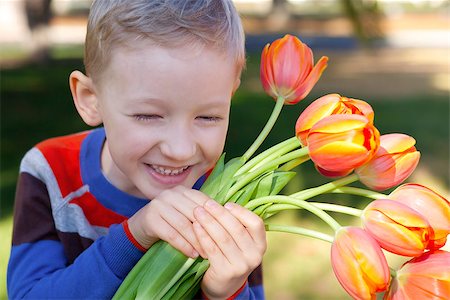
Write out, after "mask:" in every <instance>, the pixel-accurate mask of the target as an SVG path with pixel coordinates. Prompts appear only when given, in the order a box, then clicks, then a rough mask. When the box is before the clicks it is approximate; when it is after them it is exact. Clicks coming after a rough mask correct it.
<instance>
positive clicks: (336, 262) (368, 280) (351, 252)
mask: <svg viewBox="0 0 450 300" xmlns="http://www.w3.org/2000/svg"><path fill="white" fill-rule="evenodd" d="M331 264H332V267H333V271H334V274H335V275H336V277H337V279H338V281H339V283H340V284H341V285H342V287H343V288H344V289H345V290H346V291H347V293H348V294H350V295H351V296H352V297H353V298H355V299H375V293H377V292H381V291H385V290H386V289H387V287H388V285H389V280H390V273H389V267H388V264H387V261H386V258H385V256H384V254H383V252H382V251H381V248H380V246H379V245H378V243H377V242H376V241H375V240H374V239H373V238H372V237H371V236H370V235H369V234H367V232H365V231H364V230H363V229H361V228H358V227H343V228H341V229H339V230H338V231H337V232H336V236H335V240H334V241H333V244H332V246H331Z"/></svg>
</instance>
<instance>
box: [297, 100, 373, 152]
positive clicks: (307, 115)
mask: <svg viewBox="0 0 450 300" xmlns="http://www.w3.org/2000/svg"><path fill="white" fill-rule="evenodd" d="M337 114H355V115H363V116H366V117H367V119H369V121H370V122H372V123H373V118H374V112H373V109H372V107H371V106H370V105H369V104H368V103H367V102H365V101H363V100H358V99H352V98H347V97H342V96H341V95H339V94H328V95H325V96H322V97H320V98H319V99H317V100H315V101H313V102H312V103H311V104H310V105H309V106H308V107H307V108H306V109H305V110H304V111H303V112H302V113H301V115H300V116H299V118H298V119H297V123H296V124H295V134H296V135H297V137H298V139H299V140H300V142H301V143H302V145H303V146H306V145H307V140H306V138H307V136H308V133H309V130H310V129H311V127H313V125H314V124H316V123H317V122H318V121H320V120H321V119H323V118H325V117H327V116H331V115H337Z"/></svg>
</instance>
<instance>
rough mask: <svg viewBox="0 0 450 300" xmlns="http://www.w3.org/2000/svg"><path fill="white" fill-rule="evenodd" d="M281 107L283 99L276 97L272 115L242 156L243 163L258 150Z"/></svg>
mask: <svg viewBox="0 0 450 300" xmlns="http://www.w3.org/2000/svg"><path fill="white" fill-rule="evenodd" d="M283 105H284V98H283V97H281V96H278V98H277V102H276V104H275V107H274V109H273V111H272V114H271V115H270V117H269V120H268V121H267V123H266V125H265V126H264V128H263V129H262V131H261V133H260V134H259V136H258V137H257V138H256V140H255V141H254V142H253V144H252V145H251V146H250V148H248V150H247V151H246V152H245V153H244V155H242V157H243V159H244V161H247V160H248V159H249V158H250V157H251V156H252V155H253V154H254V153H255V152H256V150H258V148H259V146H261V144H262V143H263V141H264V140H265V139H266V137H267V135H268V134H269V132H270V130H272V127H273V125H274V124H275V121H276V120H277V119H278V116H279V115H280V112H281V109H282V108H283Z"/></svg>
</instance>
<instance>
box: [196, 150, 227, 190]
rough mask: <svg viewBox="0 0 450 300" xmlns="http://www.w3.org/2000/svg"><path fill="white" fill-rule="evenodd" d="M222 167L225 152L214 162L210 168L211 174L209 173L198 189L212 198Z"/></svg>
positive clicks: (220, 176) (219, 179) (221, 174)
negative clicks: (214, 164)
mask: <svg viewBox="0 0 450 300" xmlns="http://www.w3.org/2000/svg"><path fill="white" fill-rule="evenodd" d="M224 168H225V153H223V154H222V155H221V156H220V158H219V160H218V161H217V163H216V166H215V167H214V169H213V170H212V172H211V174H209V176H208V178H207V179H206V181H205V182H204V183H203V185H202V187H201V188H200V191H202V192H203V193H205V194H206V195H208V196H210V197H212V198H214V196H215V195H216V193H217V192H218V189H219V185H220V182H221V179H222V176H223V170H224Z"/></svg>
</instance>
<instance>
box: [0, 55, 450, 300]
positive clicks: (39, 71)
mask: <svg viewBox="0 0 450 300" xmlns="http://www.w3.org/2000/svg"><path fill="white" fill-rule="evenodd" d="M59 51H60V52H56V53H54V55H55V56H57V57H58V58H59V59H57V60H54V61H51V62H50V64H49V65H41V66H40V65H28V66H22V67H20V68H15V69H9V70H2V71H1V88H0V93H1V95H0V99H1V113H2V115H1V173H0V175H1V181H0V188H1V190H0V192H1V194H0V199H1V203H0V236H1V237H2V242H1V243H2V244H1V248H0V257H1V259H0V280H1V282H0V284H1V286H0V299H3V298H6V294H5V288H4V283H5V279H4V278H5V269H6V263H7V257H8V255H9V242H10V233H11V227H12V225H11V221H12V218H11V214H12V210H13V202H14V191H15V182H16V178H17V173H18V168H19V163H20V159H21V157H22V156H23V155H24V154H25V152H26V151H27V150H28V149H30V148H31V147H32V146H33V145H34V144H36V143H37V142H39V141H41V140H43V139H45V138H48V137H52V136H57V135H62V134H68V133H72V132H76V131H80V130H85V129H87V127H86V126H85V125H84V124H83V122H82V120H81V118H80V117H79V116H78V115H77V113H76V110H75V108H74V105H73V103H72V100H71V96H70V91H69V87H68V76H69V74H70V72H71V71H72V70H74V69H80V68H82V62H81V59H79V58H74V57H76V53H77V52H76V50H73V49H72V50H70V51H68V55H65V54H64V51H63V50H59ZM67 57H70V59H67ZM62 58H64V59H62ZM256 76H258V63H257V59H255V57H250V59H249V65H248V70H247V72H246V73H245V74H244V76H243V84H242V86H241V88H240V89H239V91H238V92H237V93H236V95H235V99H234V100H233V104H232V105H233V107H232V112H231V121H230V129H229V134H228V140H227V144H226V148H225V151H226V152H227V157H228V158H232V157H235V156H238V155H241V154H242V153H243V152H244V151H245V149H246V148H247V147H248V146H249V145H250V144H251V142H252V141H253V140H254V138H255V137H256V136H257V134H258V133H259V130H260V129H261V128H262V126H263V125H264V123H265V121H266V119H267V117H268V115H269V114H270V112H271V110H272V108H273V105H274V102H273V101H272V100H271V99H270V98H269V97H268V96H266V95H265V94H264V93H263V92H262V90H261V89H260V88H259V87H257V88H255V87H254V86H250V82H255V77H256ZM256 81H257V79H256ZM258 89H259V90H260V91H259V92H255V90H258ZM330 92H332V91H330ZM319 96H321V95H317V94H314V92H313V93H312V94H311V95H310V96H309V97H308V98H307V99H305V100H304V101H302V102H301V103H299V104H298V105H295V106H286V107H285V108H284V109H283V112H282V114H281V116H280V118H279V121H278V123H277V124H276V126H275V128H274V130H273V132H272V133H271V134H270V136H269V138H268V139H267V140H266V142H265V143H264V145H263V148H265V147H267V146H270V145H273V144H275V143H277V142H279V141H281V140H283V139H285V138H288V137H291V136H293V135H294V125H295V121H296V119H297V117H298V115H299V113H300V112H301V111H302V110H303V109H304V108H305V107H306V106H307V105H308V104H309V103H310V102H311V101H312V100H313V99H315V98H317V97H319ZM371 104H372V106H373V108H374V110H375V123H376V126H377V127H378V129H379V130H380V132H381V133H391V132H402V133H406V134H409V135H411V136H413V137H415V138H416V140H417V148H418V149H419V150H420V151H421V154H422V157H421V162H420V164H419V167H418V170H419V171H421V172H419V173H420V174H423V173H425V174H432V175H433V177H434V179H433V178H432V179H433V180H431V181H430V182H431V184H432V185H434V184H435V183H436V178H437V180H438V181H439V182H438V183H439V184H437V183H436V185H435V186H437V187H439V188H440V189H441V190H440V191H441V192H442V193H446V192H447V191H448V178H449V168H448V166H449V126H448V124H449V101H448V99H447V98H445V97H441V98H440V97H434V98H433V97H430V96H428V95H426V94H425V93H424V94H423V95H415V96H414V97H409V98H408V99H389V98H384V99H378V100H377V102H375V103H371ZM297 170H298V172H299V174H300V175H299V176H297V177H296V178H295V180H293V181H292V183H291V184H290V185H289V186H288V187H287V190H288V191H295V190H298V189H302V188H305V187H308V186H312V185H317V184H320V183H323V182H325V181H327V180H326V179H324V178H323V177H320V176H318V175H317V173H316V172H315V170H314V168H313V167H312V166H311V164H308V163H307V164H305V165H304V166H301V167H299V168H298V169H297ZM414 178H415V177H413V179H414ZM319 200H323V201H325V200H332V201H338V202H341V203H344V204H349V205H354V206H357V207H362V206H364V205H365V204H366V203H367V202H364V201H363V200H361V199H358V198H355V197H346V196H343V195H339V196H333V198H330V196H322V197H319ZM280 218H281V219H280ZM274 221H279V222H278V223H284V222H285V221H287V222H293V223H294V224H301V225H305V226H312V224H316V223H317V222H315V221H314V219H313V218H312V217H310V216H309V215H308V214H307V213H305V212H298V213H289V214H283V215H281V216H280V217H279V219H275V220H274ZM345 221H348V220H345ZM268 239H269V249H268V252H267V255H266V256H265V264H264V265H265V268H264V270H265V271H264V278H265V286H266V292H267V295H268V299H300V298H301V299H331V298H332V299H347V298H348V297H347V296H346V295H345V293H343V292H342V290H341V288H340V287H339V286H338V283H337V281H336V280H335V279H334V277H333V274H332V272H331V267H330V265H329V256H328V255H329V254H328V252H329V245H327V244H326V243H325V242H318V241H313V240H311V239H308V238H303V237H295V236H290V235H286V234H280V233H269V234H268Z"/></svg>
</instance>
